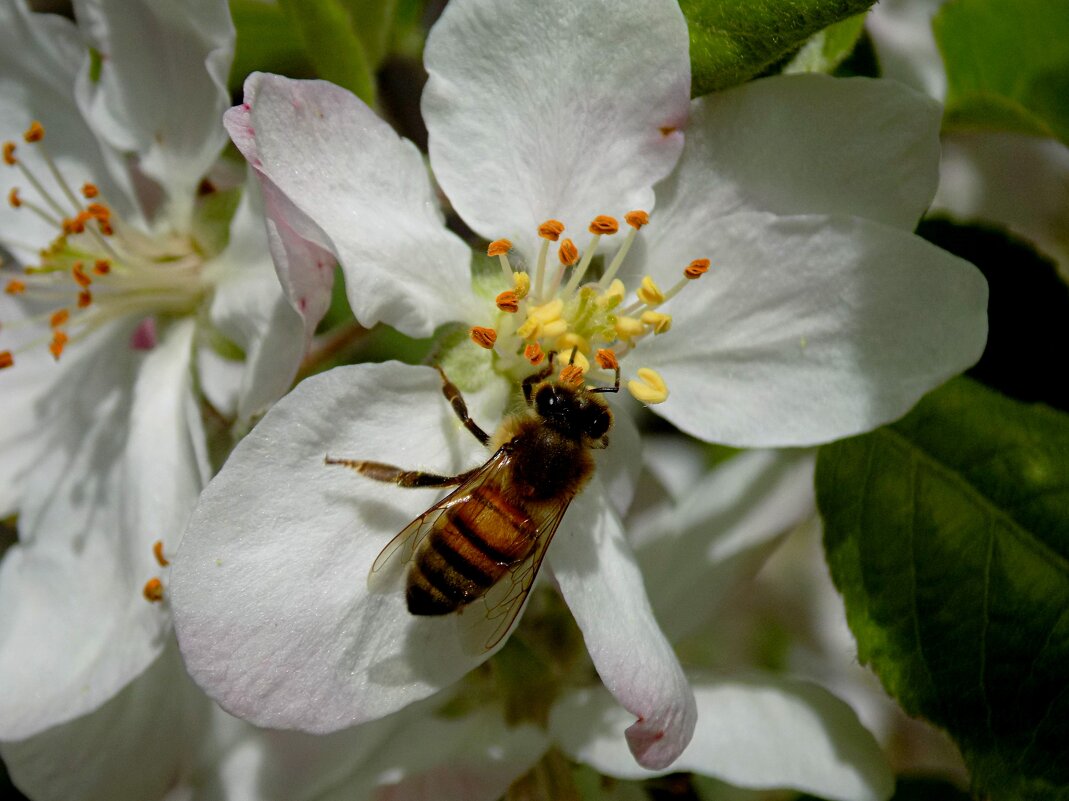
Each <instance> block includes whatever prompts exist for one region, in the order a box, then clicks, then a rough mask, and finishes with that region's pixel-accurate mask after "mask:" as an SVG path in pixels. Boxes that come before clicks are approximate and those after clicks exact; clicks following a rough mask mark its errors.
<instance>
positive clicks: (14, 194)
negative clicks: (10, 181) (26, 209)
mask: <svg viewBox="0 0 1069 801" xmlns="http://www.w3.org/2000/svg"><path fill="white" fill-rule="evenodd" d="M7 202H8V203H9V204H10V205H11V208H13V209H17V208H18V207H19V206H21V205H22V198H20V197H19V188H18V187H17V186H13V187H11V191H10V192H8V193H7Z"/></svg>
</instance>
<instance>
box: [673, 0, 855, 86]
mask: <svg viewBox="0 0 1069 801" xmlns="http://www.w3.org/2000/svg"><path fill="white" fill-rule="evenodd" d="M873 2H874V0H680V3H679V5H680V8H682V9H683V14H684V16H685V17H686V18H687V24H688V25H689V27H690V63H691V72H692V75H693V77H692V83H691V94H692V95H693V96H695V97H698V96H699V95H704V94H708V93H709V92H713V91H716V90H717V89H726V88H728V87H729V86H735V85H736V84H740V83H744V82H746V81H748V80H750V79H751V78H754V77H756V76H758V75H760V74H761V73H762V72H765V71H766V70H768V69H769V68H771V67H772V66H773V65H775V64H777V63H779V62H781V61H783V60H784V59H786V58H789V57H790V56H792V55H793V54H794V53H795V52H797V51H798V49H799V48H801V47H802V45H804V44H805V43H806V41H807V40H808V39H809V38H810V37H811V36H813V35H814V34H816V33H817V32H818V31H821V30H823V29H825V28H827V27H828V26H829V25H832V24H834V23H836V22H839V21H840V20H845V19H846V18H847V17H852V16H854V15H856V14H861V13H863V12H864V11H866V10H867V9H868V8H869V7H870V6H871V5H872V4H873Z"/></svg>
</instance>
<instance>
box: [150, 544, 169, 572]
mask: <svg viewBox="0 0 1069 801" xmlns="http://www.w3.org/2000/svg"><path fill="white" fill-rule="evenodd" d="M152 555H153V556H155V557H156V563H157V564H158V565H159V566H160V567H167V565H169V564H171V563H170V562H169V561H167V557H166V556H164V555H163V540H156V541H155V542H154V543H152Z"/></svg>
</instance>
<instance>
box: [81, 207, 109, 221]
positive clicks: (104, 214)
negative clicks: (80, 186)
mask: <svg viewBox="0 0 1069 801" xmlns="http://www.w3.org/2000/svg"><path fill="white" fill-rule="evenodd" d="M85 211H86V213H87V214H88V215H89V216H90V217H95V218H96V219H98V220H100V221H101V222H104V221H105V220H110V219H111V209H109V208H108V207H107V206H105V205H104V204H103V203H90V204H89V205H88V206H86V207H85Z"/></svg>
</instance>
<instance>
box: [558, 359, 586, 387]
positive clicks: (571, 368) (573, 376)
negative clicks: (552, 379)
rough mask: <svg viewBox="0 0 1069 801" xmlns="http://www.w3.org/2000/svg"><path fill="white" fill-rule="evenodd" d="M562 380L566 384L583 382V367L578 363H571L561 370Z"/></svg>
mask: <svg viewBox="0 0 1069 801" xmlns="http://www.w3.org/2000/svg"><path fill="white" fill-rule="evenodd" d="M560 380H561V382H562V383H565V384H572V385H573V386H574V385H576V384H581V383H582V382H583V368H582V367H580V366H579V365H578V364H569V365H567V366H565V368H564V369H563V370H561V371H560Z"/></svg>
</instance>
